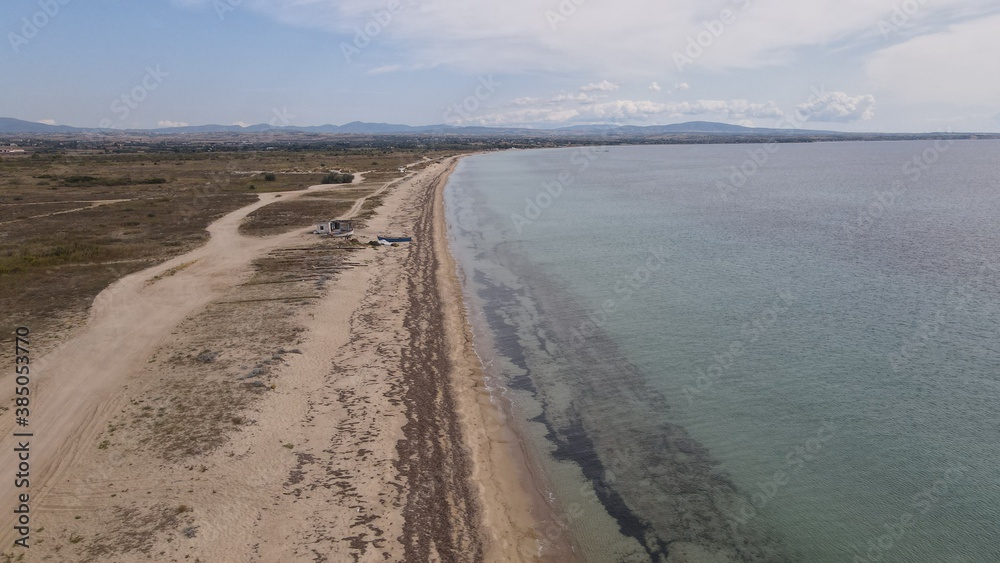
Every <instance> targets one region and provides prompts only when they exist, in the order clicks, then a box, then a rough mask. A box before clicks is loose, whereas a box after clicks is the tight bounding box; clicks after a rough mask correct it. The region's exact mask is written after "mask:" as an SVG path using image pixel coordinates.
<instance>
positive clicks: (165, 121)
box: [156, 120, 188, 127]
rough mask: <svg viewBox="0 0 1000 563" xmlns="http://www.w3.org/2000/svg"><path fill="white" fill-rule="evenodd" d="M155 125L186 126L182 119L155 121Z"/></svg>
mask: <svg viewBox="0 0 1000 563" xmlns="http://www.w3.org/2000/svg"><path fill="white" fill-rule="evenodd" d="M156 125H157V126H158V127H187V126H188V124H187V123H185V122H183V121H167V120H164V121H157V122H156Z"/></svg>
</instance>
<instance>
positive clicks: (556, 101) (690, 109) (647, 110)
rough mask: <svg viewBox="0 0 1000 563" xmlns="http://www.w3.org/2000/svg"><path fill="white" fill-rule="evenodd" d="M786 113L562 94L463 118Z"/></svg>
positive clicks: (563, 119) (521, 120)
mask: <svg viewBox="0 0 1000 563" xmlns="http://www.w3.org/2000/svg"><path fill="white" fill-rule="evenodd" d="M783 115H784V112H782V111H781V109H780V108H779V107H778V106H777V104H775V103H774V102H764V103H756V102H750V101H748V100H741V99H737V100H696V101H682V102H667V103H661V102H654V101H649V100H607V101H604V100H601V99H596V98H593V97H590V96H587V95H586V94H558V95H556V96H552V97H548V98H518V99H516V100H513V101H512V102H510V103H509V104H507V105H506V106H505V107H504V108H502V109H501V110H500V111H497V112H494V113H491V114H488V115H480V116H476V117H470V118H468V119H465V120H460V121H459V123H456V124H461V125H469V124H475V125H488V126H510V125H521V126H523V125H535V124H549V125H556V124H559V125H572V124H585V123H586V124H590V123H618V124H624V123H636V124H649V123H651V122H653V121H661V122H662V121H664V120H671V119H677V118H684V117H693V116H703V117H707V118H713V119H727V120H731V121H734V120H735V121H740V120H747V119H750V118H759V119H778V118H780V117H782V116H783Z"/></svg>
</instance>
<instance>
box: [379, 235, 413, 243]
mask: <svg viewBox="0 0 1000 563" xmlns="http://www.w3.org/2000/svg"><path fill="white" fill-rule="evenodd" d="M378 240H382V241H385V242H413V238H412V237H386V236H382V235H378Z"/></svg>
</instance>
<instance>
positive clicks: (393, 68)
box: [368, 65, 403, 74]
mask: <svg viewBox="0 0 1000 563" xmlns="http://www.w3.org/2000/svg"><path fill="white" fill-rule="evenodd" d="M400 70H403V65H383V66H379V67H375V68H373V69H371V70H369V71H368V74H386V73H390V72H398V71H400Z"/></svg>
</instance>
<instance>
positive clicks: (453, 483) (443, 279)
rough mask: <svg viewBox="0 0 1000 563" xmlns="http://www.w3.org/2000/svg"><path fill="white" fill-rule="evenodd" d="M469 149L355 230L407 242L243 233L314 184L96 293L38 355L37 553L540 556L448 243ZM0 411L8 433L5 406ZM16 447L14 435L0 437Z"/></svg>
mask: <svg viewBox="0 0 1000 563" xmlns="http://www.w3.org/2000/svg"><path fill="white" fill-rule="evenodd" d="M456 162H457V159H456V158H450V159H444V160H443V161H442V162H436V163H433V164H429V165H427V166H426V168H424V169H422V170H420V171H419V172H415V173H411V174H410V175H408V176H407V177H406V178H405V179H404V180H403V181H401V182H398V183H395V184H394V185H392V186H387V189H385V190H384V193H382V194H381V197H382V198H383V201H384V204H383V206H382V207H381V208H379V209H378V211H377V213H376V215H375V216H374V217H372V218H370V219H369V220H368V221H367V225H365V226H364V227H363V228H361V229H359V230H358V232H357V233H356V234H357V236H358V238H360V239H361V241H362V242H365V241H367V240H370V239H371V238H373V237H374V235H375V234H376V233H382V232H390V233H406V234H409V235H412V236H413V239H414V240H413V242H412V243H410V244H401V245H399V246H395V247H381V248H371V247H369V246H367V245H363V244H350V243H349V242H347V241H342V240H339V239H323V238H321V237H317V236H315V235H312V234H310V231H311V228H309V227H308V226H307V225H303V228H301V229H297V230H295V231H293V232H290V233H287V234H283V235H277V236H272V237H248V236H243V235H240V234H239V232H238V227H239V224H240V222H241V221H242V220H243V218H244V217H246V216H247V215H248V214H249V213H250V212H252V211H253V210H255V209H257V208H259V207H262V206H265V205H268V204H270V203H273V202H274V201H276V200H278V198H284V201H287V200H288V199H289V198H294V197H299V196H300V195H303V194H306V193H307V191H306V190H304V191H301V192H285V193H283V194H280V195H278V194H264V195H262V196H261V198H260V201H258V202H257V203H255V204H253V205H251V206H248V207H244V208H242V209H240V210H237V211H236V212H233V213H230V214H229V215H226V216H225V217H223V218H222V219H220V220H218V221H216V222H215V223H213V224H212V225H211V226H210V228H209V230H210V232H211V234H212V237H211V239H210V241H209V243H208V244H206V245H205V246H203V247H201V248H198V249H196V250H195V251H193V252H190V253H187V254H185V255H183V256H179V257H177V258H175V259H173V260H170V261H168V262H166V263H163V264H160V265H158V266H156V267H153V268H149V269H147V270H143V271H141V272H138V273H136V274H132V275H129V276H127V277H125V278H123V279H121V280H119V281H118V282H116V283H115V284H113V285H112V286H110V287H109V288H107V289H106V290H105V291H104V292H103V293H101V294H100V295H99V296H98V298H97V299H96V300H95V302H94V305H93V306H92V308H91V313H90V319H89V321H88V323H87V324H86V326H84V327H82V328H80V329H78V330H76V331H75V332H73V333H72V334H70V335H68V336H67V337H66V338H64V339H62V342H61V343H59V344H58V345H55V346H54V347H52V349H51V350H48V351H46V352H45V353H44V354H39V356H38V357H37V358H33V362H34V370H33V374H34V382H35V384H36V388H35V389H33V390H32V397H33V401H34V403H33V405H35V407H34V409H33V412H32V415H31V416H32V426H31V428H30V431H31V432H32V433H33V437H32V438H31V447H32V451H31V486H30V490H29V492H30V509H31V535H30V540H29V545H30V546H31V547H30V548H28V550H23V551H24V552H25V553H26V556H25V557H26V558H27V559H25V560H30V561H136V560H156V561H203V562H209V561H241V562H242V561H261V562H267V561H517V560H526V559H533V558H534V557H535V554H537V551H538V541H537V535H536V533H535V532H534V531H533V526H532V524H533V517H532V513H533V505H534V504H535V503H534V502H533V500H532V497H531V495H530V494H529V493H528V492H527V491H529V490H530V487H529V486H528V485H527V484H526V483H525V481H524V472H523V471H521V470H520V469H519V467H518V461H517V456H516V451H517V447H516V440H513V438H512V436H511V435H510V433H509V431H508V430H507V429H506V427H505V425H504V422H503V414H502V413H501V412H500V411H499V410H498V409H497V408H496V407H495V406H494V405H493V403H492V402H491V401H490V396H489V394H488V392H487V391H486V389H485V388H484V386H483V381H482V373H481V371H480V368H479V364H478V359H477V358H476V355H475V352H474V350H473V349H472V346H471V335H470V331H469V329H468V327H467V324H466V322H465V310H464V306H463V302H462V297H461V296H462V292H461V288H460V287H459V282H458V279H457V277H456V275H455V264H454V261H453V260H452V258H451V256H450V254H449V253H448V249H447V240H446V236H445V223H444V216H443V188H444V185H445V183H446V181H447V178H448V174H449V173H450V172H451V171H452V170H453V169H454V166H455V164H456ZM322 189H329V186H313V187H312V188H309V190H313V191H315V190H322ZM363 203H364V202H362V201H360V200H359V202H358V203H357V204H355V206H354V208H353V209H352V212H357V211H360V210H361V208H362V205H363ZM278 274H281V275H280V276H279V275H278ZM9 388H13V385H10V386H9ZM0 420H2V422H3V424H4V425H5V426H4V427H5V428H7V429H12V428H14V413H13V411H12V410H10V411H6V412H4V413H3V415H2V418H0ZM15 446H16V443H15V441H14V439H13V437H12V433H11V432H10V431H8V432H7V433H5V435H4V437H3V439H2V440H0V448H3V450H4V451H8V452H9V451H11V450H12V449H13V448H14V447H15ZM0 459H2V461H0V471H2V472H3V474H4V475H13V474H14V473H15V472H16V465H15V459H14V458H13V457H12V456H10V455H5V456H3V457H2V458H0ZM6 490H7V493H6V494H4V496H3V498H2V507H0V508H2V510H3V512H2V513H3V514H4V516H3V522H2V530H3V541H4V542H6V545H8V546H10V545H12V542H13V541H14V539H16V537H17V533H16V532H15V531H14V529H13V526H14V518H13V516H14V515H13V512H12V510H13V508H14V504H15V500H16V497H15V491H14V489H13V488H12V487H8V488H7V489H6ZM17 549H18V550H21V548H17ZM5 553H13V554H14V555H15V556H16V555H18V551H16V550H15V551H11V550H10V549H7V550H6V551H5Z"/></svg>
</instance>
